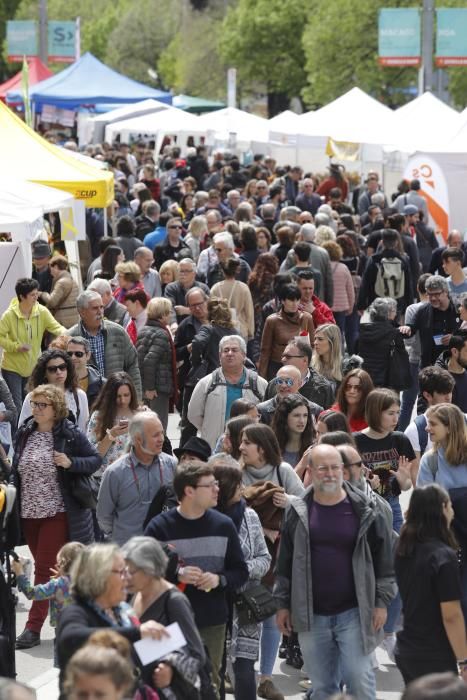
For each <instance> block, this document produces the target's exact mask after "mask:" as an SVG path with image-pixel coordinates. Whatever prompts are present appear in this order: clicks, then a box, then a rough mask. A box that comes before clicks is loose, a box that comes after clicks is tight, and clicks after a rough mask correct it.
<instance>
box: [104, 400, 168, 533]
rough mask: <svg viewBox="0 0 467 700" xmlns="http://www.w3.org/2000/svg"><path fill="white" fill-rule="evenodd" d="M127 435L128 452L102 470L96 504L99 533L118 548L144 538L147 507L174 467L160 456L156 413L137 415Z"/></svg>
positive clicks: (161, 439)
mask: <svg viewBox="0 0 467 700" xmlns="http://www.w3.org/2000/svg"><path fill="white" fill-rule="evenodd" d="M128 433H129V436H130V451H129V452H128V453H127V454H125V455H123V456H122V457H120V458H119V459H117V460H116V461H115V462H114V463H113V464H111V465H110V466H109V467H107V469H106V470H105V472H104V475H103V477H102V483H101V487H100V489H99V497H98V501H97V520H98V522H99V526H100V528H101V530H102V531H103V533H104V535H106V537H108V538H109V539H111V540H112V542H116V543H117V544H118V545H120V546H121V545H123V544H125V542H127V541H128V540H129V539H130V538H131V537H134V536H136V535H142V534H143V523H144V521H145V518H146V515H147V513H148V509H149V506H150V505H151V502H152V500H153V498H154V496H155V495H156V493H157V492H158V491H159V489H160V487H161V486H163V485H167V484H171V483H172V481H173V475H174V471H175V467H176V465H177V460H176V459H175V457H172V456H171V455H168V454H166V453H165V452H162V446H163V444H164V430H163V428H162V423H161V422H160V420H159V418H158V416H157V414H156V413H153V412H152V411H141V413H136V414H135V416H134V417H133V418H132V419H131V421H130V425H129V427H128Z"/></svg>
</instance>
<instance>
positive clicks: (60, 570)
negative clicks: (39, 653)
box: [11, 542, 84, 668]
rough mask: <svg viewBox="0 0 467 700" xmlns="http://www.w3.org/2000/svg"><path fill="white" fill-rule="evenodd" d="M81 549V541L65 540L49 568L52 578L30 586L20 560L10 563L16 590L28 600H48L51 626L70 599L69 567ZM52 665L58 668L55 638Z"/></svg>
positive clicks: (82, 547)
mask: <svg viewBox="0 0 467 700" xmlns="http://www.w3.org/2000/svg"><path fill="white" fill-rule="evenodd" d="M82 549H84V545H83V544H81V542H67V544H65V545H63V547H61V549H59V550H58V553H57V563H56V566H55V569H51V572H52V574H53V576H52V578H51V579H50V581H49V582H48V583H40V584H38V585H37V586H31V583H30V581H29V580H28V577H27V576H26V575H25V572H24V566H23V564H22V563H21V561H13V562H12V563H11V568H12V569H13V571H14V573H15V575H16V579H17V585H18V590H19V591H21V592H22V593H24V595H25V596H26V598H27V599H28V600H50V626H51V627H57V624H58V618H59V616H60V613H61V612H62V610H63V608H64V607H66V606H67V605H68V604H69V603H71V601H72V597H71V593H70V568H71V565H72V564H73V562H74V561H75V559H76V557H77V556H78V554H79V553H80V552H81V550H82ZM54 666H55V668H58V661H57V653H56V640H55V639H54Z"/></svg>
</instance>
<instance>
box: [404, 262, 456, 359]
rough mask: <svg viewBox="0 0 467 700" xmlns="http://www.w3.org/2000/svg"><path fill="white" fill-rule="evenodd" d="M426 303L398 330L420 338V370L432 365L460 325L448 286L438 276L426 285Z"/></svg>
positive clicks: (428, 280) (433, 277)
mask: <svg viewBox="0 0 467 700" xmlns="http://www.w3.org/2000/svg"><path fill="white" fill-rule="evenodd" d="M425 289H426V293H427V296H428V301H426V302H424V303H423V304H420V305H419V306H418V308H417V309H416V311H415V314H414V316H413V317H412V320H411V323H410V324H408V325H406V326H401V327H400V328H399V330H400V332H401V333H403V334H404V335H409V336H410V335H413V334H414V333H416V332H417V331H418V332H419V335H420V345H421V362H420V366H421V368H423V367H428V366H429V365H434V364H435V362H436V360H437V358H438V357H439V355H440V354H441V352H442V351H443V350H445V349H446V348H447V347H448V345H449V341H450V339H451V336H452V334H453V333H454V332H455V331H456V330H458V328H459V327H460V325H461V319H460V318H459V314H458V311H457V309H456V307H455V306H454V304H453V303H452V301H451V299H450V298H449V288H448V283H447V281H446V280H445V279H444V277H441V276H440V275H432V276H431V277H428V279H427V281H426V283H425Z"/></svg>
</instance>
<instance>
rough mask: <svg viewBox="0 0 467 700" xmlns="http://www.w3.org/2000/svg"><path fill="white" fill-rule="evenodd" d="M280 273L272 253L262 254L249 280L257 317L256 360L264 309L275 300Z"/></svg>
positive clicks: (254, 349)
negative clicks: (275, 282) (276, 278)
mask: <svg viewBox="0 0 467 700" xmlns="http://www.w3.org/2000/svg"><path fill="white" fill-rule="evenodd" d="M278 272H279V261H278V259H277V258H276V256H275V255H272V253H261V255H260V256H259V257H258V259H257V261H256V262H255V266H254V268H253V270H252V271H251V275H250V276H249V278H248V282H247V284H248V286H249V288H250V292H251V298H252V300H253V311H254V316H255V328H256V329H257V332H256V333H255V339H254V341H253V347H252V356H253V359H254V360H257V359H258V357H259V348H260V340H261V336H259V332H260V328H262V326H263V323H264V319H263V307H264V305H265V304H267V302H268V301H271V299H274V297H275V292H274V278H275V276H276V275H277V273H278Z"/></svg>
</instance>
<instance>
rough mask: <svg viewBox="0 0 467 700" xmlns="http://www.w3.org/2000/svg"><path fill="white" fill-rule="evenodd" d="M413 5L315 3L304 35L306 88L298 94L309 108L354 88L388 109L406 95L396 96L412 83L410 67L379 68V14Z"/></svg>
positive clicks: (408, 0)
mask: <svg viewBox="0 0 467 700" xmlns="http://www.w3.org/2000/svg"><path fill="white" fill-rule="evenodd" d="M413 4H414V3H413V0H398V1H397V2H394V0H392V1H391V0H359V3H358V5H356V4H355V2H354V0H327V2H325V3H324V2H321V1H319V0H315V2H314V9H313V12H312V13H311V16H310V21H309V22H308V24H307V26H306V28H305V31H304V34H303V46H304V50H305V55H306V71H307V77H308V85H307V86H306V87H305V88H304V90H303V92H302V95H303V98H304V100H305V102H306V103H307V105H308V106H309V107H310V108H316V107H320V106H322V105H324V104H326V103H328V102H330V101H331V100H333V99H335V98H336V97H338V96H339V95H342V94H343V93H344V92H346V91H347V90H349V89H350V88H351V87H353V86H354V85H358V87H360V88H361V89H362V90H365V91H366V92H370V93H371V94H372V95H374V96H375V97H377V98H379V99H381V100H383V101H384V102H385V103H386V104H388V105H392V106H396V105H398V104H401V103H403V102H405V101H406V99H407V98H406V96H405V95H404V94H403V93H400V92H394V90H395V88H406V87H408V86H410V85H413V84H416V80H417V71H416V69H414V68H386V67H384V68H383V67H380V66H379V65H378V10H379V9H380V8H382V7H405V6H408V7H410V6H413Z"/></svg>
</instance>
